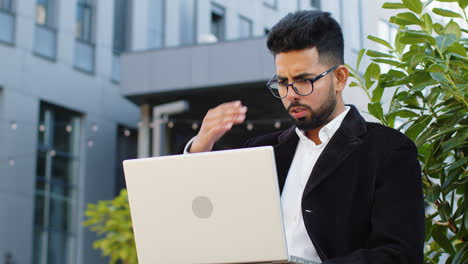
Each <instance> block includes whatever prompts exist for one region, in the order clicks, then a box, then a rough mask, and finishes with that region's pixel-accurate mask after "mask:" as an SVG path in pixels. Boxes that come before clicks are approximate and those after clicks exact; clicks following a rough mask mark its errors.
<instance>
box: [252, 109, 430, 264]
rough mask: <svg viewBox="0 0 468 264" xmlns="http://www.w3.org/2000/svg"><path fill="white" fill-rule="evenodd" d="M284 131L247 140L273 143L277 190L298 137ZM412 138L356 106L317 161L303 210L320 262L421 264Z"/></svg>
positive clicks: (418, 177)
mask: <svg viewBox="0 0 468 264" xmlns="http://www.w3.org/2000/svg"><path fill="white" fill-rule="evenodd" d="M294 129H295V128H294V127H291V128H289V129H287V130H285V131H281V132H276V133H273V134H269V135H265V136H261V137H257V138H253V139H250V140H249V141H247V142H246V144H245V146H246V147H256V146H266V145H271V146H273V147H274V151H275V158H276V166H277V172H278V180H279V185H280V190H281V191H282V190H283V187H284V183H285V180H286V176H287V174H288V171H289V167H290V166H291V162H292V159H293V157H294V153H295V151H296V146H297V144H298V141H299V137H298V136H297V134H296V133H295V131H294ZM421 184H422V182H421V171H420V165H419V162H418V160H417V150H416V147H415V145H414V144H413V142H412V141H411V140H410V139H408V138H407V137H406V136H405V135H403V134H402V133H400V132H398V131H396V130H394V129H391V128H388V127H385V126H382V125H380V124H376V123H368V122H366V121H365V120H364V119H363V118H362V116H361V115H360V114H359V112H358V111H357V109H356V108H355V107H354V106H351V109H350V111H349V112H348V114H347V115H346V117H345V119H344V120H343V122H342V124H341V126H340V128H339V129H338V130H337V131H336V133H335V134H334V136H333V137H332V138H331V139H330V141H329V142H328V145H327V146H326V147H325V149H324V150H323V152H322V154H321V155H320V157H319V158H318V160H317V162H316V164H315V166H314V168H313V170H312V173H311V175H310V177H309V180H308V182H307V185H306V187H305V190H304V194H303V196H302V215H303V219H304V224H305V227H306V229H307V233H308V234H309V236H310V238H311V240H312V243H313V244H314V246H315V248H316V250H317V253H318V255H319V256H320V258H321V259H322V261H323V262H325V263H356V264H357V263H379V264H385V263H408V264H417V263H423V247H424V201H423V194H422V185H421Z"/></svg>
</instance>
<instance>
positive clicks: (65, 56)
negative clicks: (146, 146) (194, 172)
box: [0, 0, 139, 264]
mask: <svg viewBox="0 0 468 264" xmlns="http://www.w3.org/2000/svg"><path fill="white" fill-rule="evenodd" d="M122 2H124V3H125V2H126V1H110V0H109V1H108V0H105V1H91V0H73V1H68V0H67V1H63V0H0V211H1V213H0V263H2V264H3V263H15V264H24V263H27V264H37V263H44V264H45V263H60V264H65V263H104V262H106V259H105V258H102V257H101V256H100V252H98V251H96V250H94V249H93V248H92V242H93V241H94V240H95V236H94V234H93V233H91V232H89V231H87V229H86V228H84V227H83V226H82V225H81V222H82V221H83V220H84V219H85V217H84V210H85V209H86V206H87V204H88V203H95V202H96V201H98V200H102V199H112V198H113V197H114V196H115V194H116V193H117V192H118V190H120V188H121V187H122V181H121V176H122V173H121V165H120V160H121V159H123V158H126V157H135V156H136V153H135V151H136V132H135V130H133V129H135V128H136V127H137V123H138V118H139V114H138V108H137V107H136V106H135V105H134V104H132V103H131V102H129V101H128V100H126V99H125V98H122V96H121V95H120V90H119V87H120V85H119V80H118V79H119V77H118V76H119V75H118V66H119V65H118V57H117V56H116V55H118V54H120V53H121V52H123V51H124V50H126V49H128V46H125V44H126V43H123V41H122V40H121V39H125V38H124V37H123V36H122V34H123V33H125V31H124V30H122V29H121V28H117V29H116V30H115V31H114V25H116V24H117V23H126V21H125V18H122V17H121V15H120V14H119V12H121V10H124V11H126V9H125V8H121V7H119V6H118V5H119V4H122ZM121 20H124V22H122V21H121Z"/></svg>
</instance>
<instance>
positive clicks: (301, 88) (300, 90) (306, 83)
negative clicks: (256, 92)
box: [266, 65, 339, 99]
mask: <svg viewBox="0 0 468 264" xmlns="http://www.w3.org/2000/svg"><path fill="white" fill-rule="evenodd" d="M338 66H339V65H335V66H333V67H331V68H330V69H328V70H327V71H325V72H323V73H322V74H320V75H318V76H317V77H314V78H312V79H307V78H304V79H297V80H295V81H293V82H292V83H290V84H288V82H287V81H280V80H278V78H277V76H276V75H275V76H273V78H272V79H271V80H269V81H268V82H267V84H266V86H267V88H268V89H270V91H271V93H272V94H273V96H275V97H277V98H280V99H283V98H285V97H286V96H287V95H288V87H289V86H291V87H292V89H293V90H294V92H296V93H297V94H298V95H301V96H306V95H309V94H311V93H312V92H313V91H314V82H316V81H318V80H319V79H320V78H322V77H323V76H325V75H327V74H329V73H330V72H332V71H333V70H334V69H336V68H338Z"/></svg>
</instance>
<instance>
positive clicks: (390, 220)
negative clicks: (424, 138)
mask: <svg viewBox="0 0 468 264" xmlns="http://www.w3.org/2000/svg"><path fill="white" fill-rule="evenodd" d="M377 174H378V175H377V176H376V182H375V185H374V186H375V187H374V188H375V189H374V203H373V207H372V213H371V219H370V224H371V233H370V235H369V237H368V238H367V246H366V247H365V248H362V249H359V250H357V251H355V252H354V253H353V254H351V255H349V256H346V257H341V258H337V259H331V260H329V261H326V262H325V263H329V264H338V263H354V264H364V263H366V264H367V263H379V264H390V263H392V264H396V263H398V264H404V263H405V264H418V263H423V259H424V255H423V248H424V230H425V229H424V223H425V220H424V199H423V192H422V181H421V168H420V165H419V162H418V160H417V150H416V147H415V146H414V144H413V142H411V141H410V140H409V139H407V138H405V140H404V143H403V144H401V145H400V147H398V148H396V149H394V150H392V151H390V152H389V153H388V155H387V157H386V159H385V160H384V162H382V165H381V166H380V168H379V169H378V170H377Z"/></svg>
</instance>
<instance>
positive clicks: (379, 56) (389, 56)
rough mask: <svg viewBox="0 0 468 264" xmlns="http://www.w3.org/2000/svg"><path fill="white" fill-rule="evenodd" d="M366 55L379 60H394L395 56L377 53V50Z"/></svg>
mask: <svg viewBox="0 0 468 264" xmlns="http://www.w3.org/2000/svg"><path fill="white" fill-rule="evenodd" d="M366 55H367V56H369V57H377V58H382V57H383V58H393V56H392V55H390V54H387V53H383V52H379V51H375V50H367V52H366Z"/></svg>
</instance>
